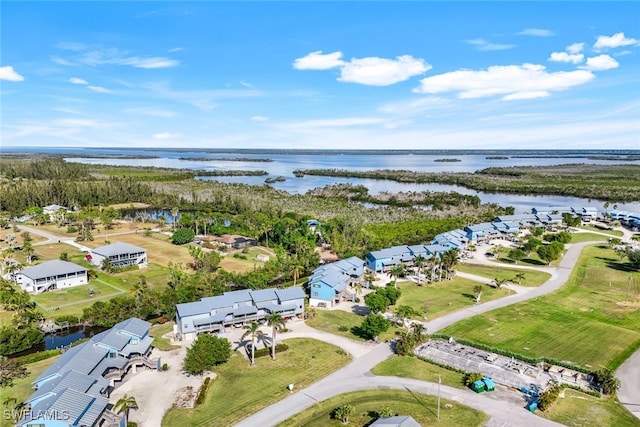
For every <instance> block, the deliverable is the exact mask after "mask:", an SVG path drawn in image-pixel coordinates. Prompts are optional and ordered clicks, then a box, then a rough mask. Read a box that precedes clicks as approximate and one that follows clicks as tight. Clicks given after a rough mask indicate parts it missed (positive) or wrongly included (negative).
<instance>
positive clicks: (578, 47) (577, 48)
mask: <svg viewBox="0 0 640 427" xmlns="http://www.w3.org/2000/svg"><path fill="white" fill-rule="evenodd" d="M582 49H584V43H573V44H570V45H569V46H567V52H569V53H571V54H573V55H575V54H576V53H580V52H582Z"/></svg>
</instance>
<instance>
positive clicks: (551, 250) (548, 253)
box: [536, 242, 564, 264]
mask: <svg viewBox="0 0 640 427" xmlns="http://www.w3.org/2000/svg"><path fill="white" fill-rule="evenodd" d="M563 251H564V244H562V243H560V242H552V243H550V244H548V245H541V246H540V247H538V249H537V250H536V252H537V254H538V256H539V257H540V259H541V260H543V261H544V262H546V263H547V264H551V262H552V261H555V260H557V259H558V258H560V256H562V252H563Z"/></svg>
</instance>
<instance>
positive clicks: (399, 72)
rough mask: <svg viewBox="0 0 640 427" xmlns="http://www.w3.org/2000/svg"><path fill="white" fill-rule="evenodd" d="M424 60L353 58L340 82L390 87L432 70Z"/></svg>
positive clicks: (405, 57)
mask: <svg viewBox="0 0 640 427" xmlns="http://www.w3.org/2000/svg"><path fill="white" fill-rule="evenodd" d="M431 68H432V67H431V65H430V64H427V63H426V62H425V61H424V60H423V59H420V58H414V57H413V56H411V55H402V56H398V57H397V58H396V59H387V58H377V57H369V58H353V59H352V60H351V61H349V62H347V63H346V64H345V65H344V66H343V67H342V70H341V74H340V77H339V78H338V80H340V81H342V82H349V83H360V84H363V85H371V86H389V85H392V84H394V83H398V82H402V81H405V80H407V79H409V78H411V77H413V76H417V75H420V74H423V73H425V72H426V71H429V70H430V69H431Z"/></svg>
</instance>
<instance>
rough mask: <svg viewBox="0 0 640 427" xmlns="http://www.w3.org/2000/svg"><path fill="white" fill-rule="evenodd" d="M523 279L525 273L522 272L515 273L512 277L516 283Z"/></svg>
mask: <svg viewBox="0 0 640 427" xmlns="http://www.w3.org/2000/svg"><path fill="white" fill-rule="evenodd" d="M524 279H525V275H524V273H523V272H519V273H516V275H515V277H514V278H513V280H514V281H515V282H516V283H518V285H521V284H522V281H523V280H524Z"/></svg>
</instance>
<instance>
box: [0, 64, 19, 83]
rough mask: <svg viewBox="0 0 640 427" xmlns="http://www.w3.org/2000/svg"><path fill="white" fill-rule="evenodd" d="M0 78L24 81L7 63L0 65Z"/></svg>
mask: <svg viewBox="0 0 640 427" xmlns="http://www.w3.org/2000/svg"><path fill="white" fill-rule="evenodd" d="M0 80H9V81H10V82H21V81H24V77H23V76H21V75H20V74H18V73H17V72H16V71H15V70H14V69H13V67H12V66H10V65H7V66H5V67H0Z"/></svg>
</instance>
